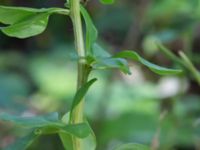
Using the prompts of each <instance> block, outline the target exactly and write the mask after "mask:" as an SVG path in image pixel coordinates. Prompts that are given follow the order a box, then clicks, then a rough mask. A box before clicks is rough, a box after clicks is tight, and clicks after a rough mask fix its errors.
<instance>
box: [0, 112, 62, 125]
mask: <svg viewBox="0 0 200 150" xmlns="http://www.w3.org/2000/svg"><path fill="white" fill-rule="evenodd" d="M0 120H2V121H7V122H11V123H14V124H17V125H20V126H24V127H29V128H39V127H45V126H63V125H64V124H62V123H61V122H59V120H58V113H51V114H48V115H44V116H35V117H20V116H14V115H9V114H6V113H1V114H0Z"/></svg>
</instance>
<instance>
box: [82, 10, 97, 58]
mask: <svg viewBox="0 0 200 150" xmlns="http://www.w3.org/2000/svg"><path fill="white" fill-rule="evenodd" d="M81 14H82V15H83V18H84V20H85V24H86V50H87V51H88V52H89V54H90V53H91V48H92V45H93V44H94V43H95V41H96V40H97V37H98V31H97V29H96V27H95V26H94V24H93V22H92V19H91V17H90V15H89V13H88V12H87V10H86V9H85V8H84V7H83V6H81Z"/></svg>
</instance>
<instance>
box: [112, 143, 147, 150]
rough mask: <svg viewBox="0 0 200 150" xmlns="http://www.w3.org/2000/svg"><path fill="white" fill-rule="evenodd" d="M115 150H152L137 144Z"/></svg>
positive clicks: (125, 145) (126, 145)
mask: <svg viewBox="0 0 200 150" xmlns="http://www.w3.org/2000/svg"><path fill="white" fill-rule="evenodd" d="M115 150H150V148H148V147H146V146H144V145H141V144H135V143H129V144H124V145H121V146H119V147H118V148H116V149H115Z"/></svg>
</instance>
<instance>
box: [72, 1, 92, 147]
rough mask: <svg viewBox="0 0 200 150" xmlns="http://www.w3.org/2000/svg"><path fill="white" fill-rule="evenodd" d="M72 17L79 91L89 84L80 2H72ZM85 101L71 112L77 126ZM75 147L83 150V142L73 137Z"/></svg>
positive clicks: (73, 122) (81, 119)
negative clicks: (85, 84)
mask: <svg viewBox="0 0 200 150" xmlns="http://www.w3.org/2000/svg"><path fill="white" fill-rule="evenodd" d="M70 16H71V19H72V23H73V28H74V37H75V48H76V50H77V53H78V56H79V58H80V59H79V61H78V79H77V89H79V88H80V87H81V86H82V85H83V84H84V83H85V82H87V77H88V71H87V64H86V60H85V57H86V52H85V47H84V40H83V31H82V22H81V14H80V0H71V1H70ZM83 114H84V99H83V100H81V102H80V103H79V104H78V105H77V106H76V107H75V108H74V109H73V111H72V112H71V118H70V123H72V124H77V123H81V122H83V121H84V115H83ZM73 147H74V149H75V150H82V149H83V148H82V145H81V140H80V139H78V138H76V137H73Z"/></svg>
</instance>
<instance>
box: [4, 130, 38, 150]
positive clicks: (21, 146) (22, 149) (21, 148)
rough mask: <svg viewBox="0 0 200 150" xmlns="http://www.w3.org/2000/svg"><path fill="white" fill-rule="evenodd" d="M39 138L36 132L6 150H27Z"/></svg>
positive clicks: (20, 139)
mask: <svg viewBox="0 0 200 150" xmlns="http://www.w3.org/2000/svg"><path fill="white" fill-rule="evenodd" d="M36 138H38V135H36V134H34V132H31V133H29V134H28V135H27V136H25V137H22V138H19V139H17V140H16V141H15V142H14V143H12V144H11V145H9V146H8V147H6V148H5V149H4V150H26V149H27V148H28V147H29V146H30V145H31V144H32V143H33V142H34V140H36Z"/></svg>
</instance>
